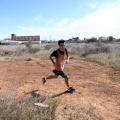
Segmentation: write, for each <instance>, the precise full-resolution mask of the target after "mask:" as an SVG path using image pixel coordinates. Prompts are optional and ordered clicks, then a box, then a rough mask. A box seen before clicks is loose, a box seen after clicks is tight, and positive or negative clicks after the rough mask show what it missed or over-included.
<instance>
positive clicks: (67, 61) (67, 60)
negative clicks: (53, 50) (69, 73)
mask: <svg viewBox="0 0 120 120" xmlns="http://www.w3.org/2000/svg"><path fill="white" fill-rule="evenodd" d="M66 56H67V59H66V64H68V63H69V54H68V51H67V49H66Z"/></svg>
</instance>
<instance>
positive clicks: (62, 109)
mask: <svg viewBox="0 0 120 120" xmlns="http://www.w3.org/2000/svg"><path fill="white" fill-rule="evenodd" d="M52 69H53V66H52V64H51V62H50V61H49V60H32V61H24V62H20V61H19V62H1V64H0V85H1V87H2V89H1V91H0V94H1V97H8V96H9V97H10V98H14V99H16V100H20V99H22V97H24V96H25V95H26V93H27V92H30V91H32V90H35V89H39V93H40V94H42V95H45V96H47V95H53V94H57V93H61V92H63V91H64V90H66V89H67V88H66V86H65V84H64V79H62V78H61V77H59V78H58V79H56V80H54V79H53V80H49V81H47V83H46V84H45V85H42V83H41V77H43V76H44V75H50V74H52ZM65 70H66V71H67V73H68V74H69V76H70V81H71V84H72V85H73V86H74V87H75V88H76V91H75V92H74V93H73V94H63V95H61V103H60V106H59V107H58V109H57V111H56V120H63V119H64V120H67V119H70V118H73V116H74V119H75V120H79V118H80V117H81V118H82V117H83V115H84V116H87V117H88V118H89V119H91V120H93V119H95V120H120V72H118V71H115V70H113V69H111V68H107V67H105V66H102V65H100V64H98V63H94V62H90V61H87V60H84V59H80V60H70V63H69V64H68V65H66V67H65Z"/></svg>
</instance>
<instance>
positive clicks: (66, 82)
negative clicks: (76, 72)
mask: <svg viewBox="0 0 120 120" xmlns="http://www.w3.org/2000/svg"><path fill="white" fill-rule="evenodd" d="M65 84H66V85H67V87H68V88H69V87H70V83H69V78H68V77H67V78H65Z"/></svg>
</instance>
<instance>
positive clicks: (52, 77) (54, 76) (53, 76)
mask: <svg viewBox="0 0 120 120" xmlns="http://www.w3.org/2000/svg"><path fill="white" fill-rule="evenodd" d="M54 78H58V76H57V75H50V76H48V77H46V79H54Z"/></svg>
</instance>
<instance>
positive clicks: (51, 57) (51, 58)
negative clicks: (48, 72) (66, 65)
mask: <svg viewBox="0 0 120 120" xmlns="http://www.w3.org/2000/svg"><path fill="white" fill-rule="evenodd" d="M50 60H51V62H52V63H53V65H54V66H55V64H56V63H55V61H54V60H53V56H52V55H50Z"/></svg>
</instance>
